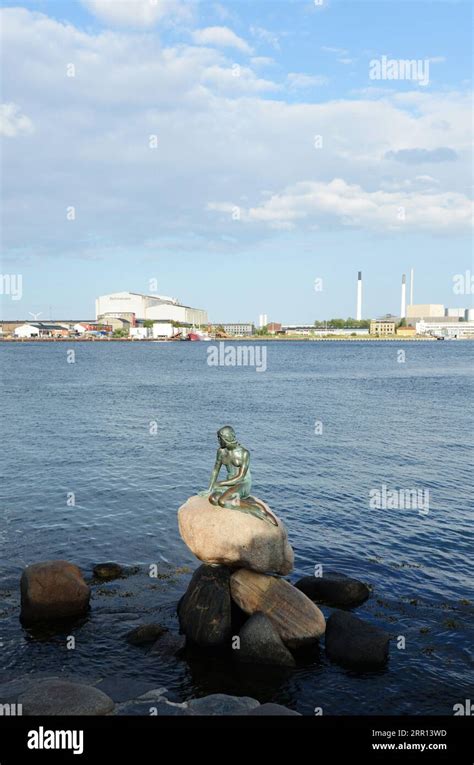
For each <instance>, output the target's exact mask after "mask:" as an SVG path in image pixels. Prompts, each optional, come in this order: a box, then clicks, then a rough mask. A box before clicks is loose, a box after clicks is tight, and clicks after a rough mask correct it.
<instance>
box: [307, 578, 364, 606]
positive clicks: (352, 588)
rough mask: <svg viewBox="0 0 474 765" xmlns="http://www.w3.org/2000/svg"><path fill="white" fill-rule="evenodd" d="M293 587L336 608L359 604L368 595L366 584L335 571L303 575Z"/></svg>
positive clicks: (317, 600)
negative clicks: (320, 574) (317, 574)
mask: <svg viewBox="0 0 474 765" xmlns="http://www.w3.org/2000/svg"><path fill="white" fill-rule="evenodd" d="M295 587H296V588H297V589H298V590H301V592H304V594H305V595H307V596H308V598H311V600H315V601H316V602H318V603H326V604H327V605H328V606H334V607H336V608H354V607H355V606H360V605H361V604H362V603H365V601H366V600H367V598H368V597H369V595H370V590H369V588H368V587H367V585H366V584H364V583H363V582H359V580H358V579H351V578H350V577H348V576H345V575H344V574H339V573H337V572H335V571H334V572H332V571H331V572H328V573H327V574H325V575H324V576H304V577H303V578H302V579H300V580H299V581H298V582H296V584H295Z"/></svg>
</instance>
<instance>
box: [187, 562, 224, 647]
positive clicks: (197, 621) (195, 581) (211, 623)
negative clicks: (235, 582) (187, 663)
mask: <svg viewBox="0 0 474 765" xmlns="http://www.w3.org/2000/svg"><path fill="white" fill-rule="evenodd" d="M229 579H230V571H229V569H228V568H226V567H225V566H199V568H198V569H196V571H195V572H194V574H193V576H192V579H191V581H190V583H189V586H188V589H187V590H186V593H185V595H184V596H183V597H182V598H181V600H180V602H179V604H178V617H179V626H180V629H181V632H182V633H184V634H185V635H186V638H187V639H188V640H189V641H190V642H191V643H196V644H197V645H198V646H200V647H201V648H215V647H218V646H223V645H226V644H228V643H229V640H230V637H231V634H232V621H231V599H230V587H229Z"/></svg>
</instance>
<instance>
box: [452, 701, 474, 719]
mask: <svg viewBox="0 0 474 765" xmlns="http://www.w3.org/2000/svg"><path fill="white" fill-rule="evenodd" d="M453 712H454V716H455V717H463V716H464V715H465V716H466V717H471V715H474V702H472V701H471V699H466V700H465V702H464V704H455V705H454V706H453Z"/></svg>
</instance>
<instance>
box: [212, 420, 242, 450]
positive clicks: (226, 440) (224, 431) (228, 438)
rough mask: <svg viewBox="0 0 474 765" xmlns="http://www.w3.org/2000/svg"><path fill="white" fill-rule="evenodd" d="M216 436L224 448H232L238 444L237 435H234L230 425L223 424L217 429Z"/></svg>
mask: <svg viewBox="0 0 474 765" xmlns="http://www.w3.org/2000/svg"><path fill="white" fill-rule="evenodd" d="M217 438H218V439H219V443H220V445H221V446H222V447H224V448H227V449H229V448H232V447H233V446H237V445H238V443H239V442H238V441H237V436H236V435H235V430H234V428H231V426H230V425H225V426H224V427H223V428H221V429H220V430H218V431H217Z"/></svg>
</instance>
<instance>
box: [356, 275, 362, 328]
mask: <svg viewBox="0 0 474 765" xmlns="http://www.w3.org/2000/svg"><path fill="white" fill-rule="evenodd" d="M356 319H357V321H361V320H362V271H359V276H358V278H357V313H356Z"/></svg>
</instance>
